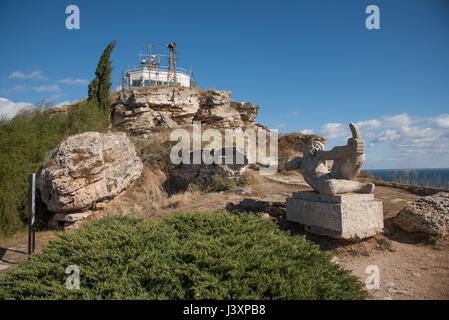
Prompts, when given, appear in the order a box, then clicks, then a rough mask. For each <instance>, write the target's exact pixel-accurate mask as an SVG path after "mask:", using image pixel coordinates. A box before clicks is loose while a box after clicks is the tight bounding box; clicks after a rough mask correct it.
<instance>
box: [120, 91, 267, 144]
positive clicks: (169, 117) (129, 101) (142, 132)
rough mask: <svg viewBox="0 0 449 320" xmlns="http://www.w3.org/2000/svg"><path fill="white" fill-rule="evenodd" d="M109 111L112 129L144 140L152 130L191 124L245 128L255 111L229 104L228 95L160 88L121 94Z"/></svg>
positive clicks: (248, 106)
mask: <svg viewBox="0 0 449 320" xmlns="http://www.w3.org/2000/svg"><path fill="white" fill-rule="evenodd" d="M112 110H113V111H112V119H113V124H114V126H115V127H117V128H118V129H120V130H122V131H125V132H127V133H129V134H131V135H134V136H142V137H145V136H148V135H149V134H150V133H151V132H152V129H153V128H154V127H157V126H161V127H165V128H173V127H175V126H176V125H178V124H190V123H192V121H194V120H195V121H201V122H202V123H203V124H206V125H208V126H210V127H217V128H237V127H240V128H246V127H248V126H251V125H254V121H255V119H256V117H257V112H258V110H259V107H258V106H254V105H252V104H251V103H249V102H235V101H232V100H231V92H230V91H225V90H200V89H198V88H194V87H167V86H164V87H142V88H136V89H132V90H128V91H124V92H123V93H122V94H121V95H120V96H119V97H118V99H117V102H116V103H115V104H114V105H113V107H112Z"/></svg>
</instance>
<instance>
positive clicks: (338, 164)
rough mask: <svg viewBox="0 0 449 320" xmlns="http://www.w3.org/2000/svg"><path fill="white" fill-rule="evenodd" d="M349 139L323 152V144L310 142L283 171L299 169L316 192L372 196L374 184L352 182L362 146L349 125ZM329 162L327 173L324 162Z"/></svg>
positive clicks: (363, 156) (360, 163)
mask: <svg viewBox="0 0 449 320" xmlns="http://www.w3.org/2000/svg"><path fill="white" fill-rule="evenodd" d="M349 127H350V129H351V132H352V138H349V139H348V143H347V145H346V146H338V147H334V148H333V149H332V150H328V151H326V150H324V144H323V143H322V142H319V141H313V142H312V143H311V144H310V145H309V146H308V147H307V150H306V152H305V153H304V156H303V157H297V158H294V159H293V160H291V161H289V162H288V163H287V164H286V165H285V169H286V170H295V169H299V170H300V171H301V173H302V175H303V177H304V180H305V181H306V182H307V183H308V184H309V185H310V186H311V187H312V188H313V189H314V190H315V191H317V192H319V193H321V194H324V195H328V196H335V195H337V194H342V193H373V192H374V184H372V183H360V182H357V181H353V179H354V178H356V177H357V175H358V174H359V172H360V168H361V167H362V165H363V162H364V161H365V144H364V142H363V140H362V138H361V136H360V131H359V129H358V128H357V126H356V125H355V124H353V123H351V124H349ZM329 160H333V161H334V163H333V165H332V169H331V170H330V171H329V169H328V166H327V161H329Z"/></svg>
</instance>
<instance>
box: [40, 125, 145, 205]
mask: <svg viewBox="0 0 449 320" xmlns="http://www.w3.org/2000/svg"><path fill="white" fill-rule="evenodd" d="M142 169H143V165H142V163H141V162H140V159H139V158H138V157H137V156H136V151H135V148H134V145H133V144H132V143H131V141H130V140H129V139H128V137H127V136H126V134H125V133H123V132H116V133H98V132H86V133H82V134H78V135H74V136H70V137H68V138H67V139H65V140H64V141H62V142H61V143H60V144H59V145H58V146H57V148H56V150H55V151H54V153H53V155H52V157H51V159H50V161H49V163H48V164H47V165H45V166H44V167H43V169H42V170H41V171H40V173H39V175H38V178H37V186H38V188H39V190H40V192H41V195H42V200H43V202H45V204H46V205H47V208H48V209H49V210H50V211H52V212H55V213H61V212H65V213H67V212H73V211H80V210H85V209H87V208H89V207H90V206H91V205H93V204H94V203H96V202H99V201H102V200H105V199H110V198H112V197H114V196H116V195H118V194H119V193H120V192H122V191H123V190H124V189H125V188H126V187H128V186H129V185H130V184H131V183H132V182H133V181H134V180H136V179H137V178H139V176H140V174H141V173H142Z"/></svg>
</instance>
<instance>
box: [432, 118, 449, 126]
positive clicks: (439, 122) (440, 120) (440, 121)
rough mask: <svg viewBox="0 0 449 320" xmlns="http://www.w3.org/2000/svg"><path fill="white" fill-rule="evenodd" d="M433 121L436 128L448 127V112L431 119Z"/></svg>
mask: <svg viewBox="0 0 449 320" xmlns="http://www.w3.org/2000/svg"><path fill="white" fill-rule="evenodd" d="M433 122H434V123H435V126H436V127H437V128H444V129H446V128H449V114H442V115H440V116H438V117H436V118H435V119H433Z"/></svg>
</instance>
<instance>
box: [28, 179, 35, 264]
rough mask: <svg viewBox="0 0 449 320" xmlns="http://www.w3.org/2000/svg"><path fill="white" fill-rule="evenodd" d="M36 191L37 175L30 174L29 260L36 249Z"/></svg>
mask: <svg viewBox="0 0 449 320" xmlns="http://www.w3.org/2000/svg"><path fill="white" fill-rule="evenodd" d="M35 190H36V174H35V173H32V174H30V193H29V197H28V199H29V201H28V208H29V217H28V258H31V254H32V253H33V252H34V249H35V247H36V234H35V220H36V219H35V218H36V206H35V202H36V201H35V200H36V195H35Z"/></svg>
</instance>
